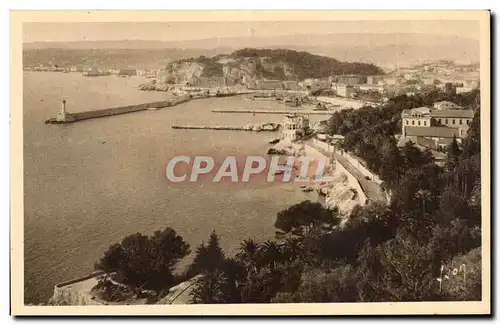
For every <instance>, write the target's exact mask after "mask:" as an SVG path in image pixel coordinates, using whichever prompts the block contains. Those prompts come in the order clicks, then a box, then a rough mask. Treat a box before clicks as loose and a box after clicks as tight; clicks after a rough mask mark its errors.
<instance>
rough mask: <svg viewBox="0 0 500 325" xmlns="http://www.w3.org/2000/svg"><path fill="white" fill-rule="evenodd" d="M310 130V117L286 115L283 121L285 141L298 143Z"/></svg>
mask: <svg viewBox="0 0 500 325" xmlns="http://www.w3.org/2000/svg"><path fill="white" fill-rule="evenodd" d="M308 129H309V117H307V116H305V115H285V120H284V121H283V130H282V136H283V140H287V141H296V140H298V139H300V138H301V137H303V136H304V135H305V134H306V132H307V130H308Z"/></svg>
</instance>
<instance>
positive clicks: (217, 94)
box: [215, 93, 234, 97]
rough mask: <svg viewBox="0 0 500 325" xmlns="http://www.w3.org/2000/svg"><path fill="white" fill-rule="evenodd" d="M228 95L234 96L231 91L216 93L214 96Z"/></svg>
mask: <svg viewBox="0 0 500 325" xmlns="http://www.w3.org/2000/svg"><path fill="white" fill-rule="evenodd" d="M229 96H234V94H233V93H216V94H215V97H229Z"/></svg>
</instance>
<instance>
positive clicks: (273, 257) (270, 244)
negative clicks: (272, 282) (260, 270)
mask: <svg viewBox="0 0 500 325" xmlns="http://www.w3.org/2000/svg"><path fill="white" fill-rule="evenodd" d="M259 251H260V253H261V258H262V264H263V265H265V266H269V269H270V270H271V272H272V271H274V269H275V267H276V265H277V264H280V263H281V262H282V261H283V252H282V249H281V247H280V245H278V244H277V243H276V242H275V241H274V240H268V241H266V242H265V243H264V244H263V245H262V246H261V248H260V250H259Z"/></svg>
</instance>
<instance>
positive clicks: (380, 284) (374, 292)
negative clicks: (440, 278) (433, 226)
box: [358, 231, 437, 301]
mask: <svg viewBox="0 0 500 325" xmlns="http://www.w3.org/2000/svg"><path fill="white" fill-rule="evenodd" d="M370 250H371V252H370V253H365V254H362V255H361V260H360V261H359V263H360V264H361V265H364V266H365V267H364V268H363V267H362V268H360V273H358V277H359V279H360V281H361V283H360V287H361V296H362V298H363V301H424V300H429V299H436V296H437V290H436V289H437V281H436V277H435V273H434V272H433V271H434V270H435V269H436V266H437V265H435V264H433V256H432V252H430V251H429V250H428V248H427V245H426V244H425V240H419V239H417V238H416V237H415V236H413V235H409V234H408V233H406V232H405V231H400V232H399V233H398V234H397V235H396V237H395V238H394V239H392V240H390V241H388V242H386V243H384V244H382V245H380V246H378V247H377V248H376V249H375V250H373V249H369V251H370ZM366 258H368V259H370V260H368V261H365V260H363V259H366ZM361 270H363V271H361ZM364 279H369V280H364Z"/></svg>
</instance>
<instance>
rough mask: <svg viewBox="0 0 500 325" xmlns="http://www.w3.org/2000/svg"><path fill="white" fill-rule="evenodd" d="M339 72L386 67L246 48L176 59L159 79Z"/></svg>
mask: <svg viewBox="0 0 500 325" xmlns="http://www.w3.org/2000/svg"><path fill="white" fill-rule="evenodd" d="M339 74H361V75H377V74H383V71H382V69H380V68H379V67H377V66H375V65H373V64H370V63H358V62H352V63H351V62H341V61H338V60H336V59H333V58H329V57H325V56H320V55H315V54H311V53H307V52H304V51H301V52H299V51H293V50H288V49H252V48H245V49H240V50H237V51H234V52H232V53H231V54H227V55H222V54H219V55H216V56H213V57H205V56H200V57H197V58H185V59H180V60H175V61H172V62H170V63H168V64H167V66H166V67H165V68H164V69H163V70H162V72H161V74H160V76H159V78H160V80H159V81H160V82H161V83H164V84H179V83H190V84H193V85H196V84H199V80H200V79H202V78H225V80H226V82H227V83H229V84H238V83H248V82H252V81H255V80H258V79H279V80H303V79H306V78H327V77H329V76H332V75H339Z"/></svg>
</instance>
